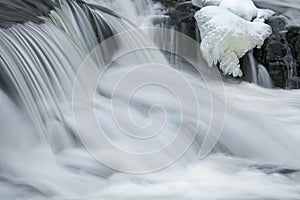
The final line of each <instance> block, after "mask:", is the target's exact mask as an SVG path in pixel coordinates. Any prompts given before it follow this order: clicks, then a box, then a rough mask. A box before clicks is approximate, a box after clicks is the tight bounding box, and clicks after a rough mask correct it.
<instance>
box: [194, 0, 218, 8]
mask: <svg viewBox="0 0 300 200" xmlns="http://www.w3.org/2000/svg"><path fill="white" fill-rule="evenodd" d="M221 1H222V0H192V4H193V5H194V6H197V7H199V8H202V7H205V6H219V5H220V3H221Z"/></svg>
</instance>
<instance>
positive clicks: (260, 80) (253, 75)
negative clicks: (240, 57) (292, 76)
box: [244, 50, 273, 88]
mask: <svg viewBox="0 0 300 200" xmlns="http://www.w3.org/2000/svg"><path fill="white" fill-rule="evenodd" d="M244 65H245V78H244V79H245V80H246V81H249V82H251V83H255V84H257V85H260V86H262V87H265V88H273V83H272V79H271V77H270V75H269V72H268V71H267V69H266V68H265V67H264V66H263V65H261V64H259V63H258V62H257V61H256V59H255V58H254V56H253V50H252V51H250V52H248V53H247V58H245V59H244Z"/></svg>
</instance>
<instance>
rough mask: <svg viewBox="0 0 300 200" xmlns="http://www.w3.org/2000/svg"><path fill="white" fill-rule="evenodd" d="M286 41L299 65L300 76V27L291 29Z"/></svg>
mask: <svg viewBox="0 0 300 200" xmlns="http://www.w3.org/2000/svg"><path fill="white" fill-rule="evenodd" d="M286 39H287V41H288V43H289V44H290V47H291V50H292V53H293V57H294V58H295V60H296V63H297V75H298V76H300V27H289V28H288V33H287V35H286Z"/></svg>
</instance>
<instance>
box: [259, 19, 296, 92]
mask: <svg viewBox="0 0 300 200" xmlns="http://www.w3.org/2000/svg"><path fill="white" fill-rule="evenodd" d="M267 23H268V24H269V25H270V26H272V29H273V34H272V35H271V36H270V37H269V38H268V39H267V40H266V41H265V44H264V45H263V47H262V48H261V49H256V50H255V53H254V55H255V58H256V59H257V61H258V62H260V63H262V64H263V65H264V66H265V67H266V68H267V70H268V71H269V74H270V76H271V78H272V79H273V82H274V85H275V87H280V88H290V89H294V88H299V86H300V85H299V83H300V82H299V77H298V75H299V68H300V67H299V66H300V65H299V64H300V28H299V27H292V28H287V22H286V20H285V19H284V18H283V17H280V16H274V17H272V18H271V19H269V20H268V21H267Z"/></svg>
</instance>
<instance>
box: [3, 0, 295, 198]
mask: <svg viewBox="0 0 300 200" xmlns="http://www.w3.org/2000/svg"><path fill="white" fill-rule="evenodd" d="M88 2H89V3H90V4H82V5H80V4H79V3H75V2H73V1H65V0H61V1H59V4H60V8H57V9H56V10H52V11H51V13H50V15H49V16H48V17H43V19H44V23H41V24H35V23H33V22H27V23H25V24H18V25H13V26H12V27H10V28H7V29H4V28H3V29H0V44H1V45H0V65H1V68H0V70H1V71H0V72H1V73H0V74H1V81H0V82H1V91H0V102H1V105H0V111H1V116H0V124H1V131H0V138H1V140H0V149H1V151H0V199H13V200H16V199H22V200H23V199H30V200H32V199H38V200H39V199H55V200H56V199H59V200H61V199H91V200H92V199H205V200H210V199H212V200H215V199H224V200H226V199H232V200H233V199H249V200H250V199H251V200H252V199H257V200H258V199H278V200H281V199H290V200H294V199H299V198H300V173H299V169H300V154H299V143H300V136H299V130H300V101H299V100H300V91H299V90H292V91H286V90H279V89H267V88H263V87H260V86H258V85H256V84H253V83H245V82H243V83H240V84H231V83H224V85H223V83H219V82H218V81H216V80H214V81H212V82H209V83H212V84H213V85H212V87H213V88H215V89H216V90H215V91H222V90H223V89H224V91H225V93H224V96H223V95H222V93H221V94H219V93H209V92H208V86H207V85H206V83H205V82H204V80H205V79H213V77H214V75H212V74H210V73H207V76H206V77H205V78H204V77H201V76H200V75H199V73H197V71H196V70H195V69H193V67H192V66H191V63H188V62H187V61H186V60H184V59H183V58H179V57H176V56H175V57H174V56H173V55H168V54H167V53H164V52H161V51H159V50H155V49H152V50H143V49H142V50H141V49H138V50H136V51H134V52H129V53H128V54H126V55H122V56H121V57H116V58H115V57H114V56H115V55H116V54H115V53H116V52H117V51H121V50H122V48H121V47H122V42H125V46H127V47H128V46H131V45H132V46H133V47H134V46H144V45H151V44H152V39H153V38H159V37H161V36H162V35H163V34H162V35H156V34H157V33H150V32H134V34H129V35H127V36H126V37H125V41H121V40H118V39H117V40H114V43H113V44H114V45H113V46H109V47H105V46H104V47H103V48H102V49H101V52H100V53H98V54H92V55H90V58H91V59H92V61H93V62H95V63H110V61H113V62H112V63H110V66H109V68H108V69H107V70H106V73H105V74H104V76H103V79H102V80H101V81H100V82H99V86H98V88H96V89H97V90H96V91H97V93H96V96H95V105H94V107H95V108H96V112H95V115H96V116H97V119H98V120H99V121H101V123H102V124H103V129H104V130H105V132H106V133H107V134H108V135H107V137H108V138H109V139H110V140H111V141H113V142H114V143H115V144H117V145H118V146H120V147H121V148H122V149H125V150H126V151H128V152H140V153H145V152H153V151H156V150H157V149H160V148H163V147H164V146H165V145H168V143H169V141H170V140H172V138H173V137H174V134H175V133H176V129H178V126H179V125H180V122H181V121H183V122H184V125H183V128H184V133H186V138H185V137H183V140H185V139H187V138H188V137H189V133H190V132H192V131H193V130H197V135H196V137H195V141H194V142H193V143H192V145H191V148H190V149H189V150H188V151H187V152H186V153H185V154H184V155H183V156H182V157H181V159H179V160H178V162H176V163H175V164H173V165H172V166H170V167H168V168H166V169H162V170H158V171H156V172H153V173H147V174H128V173H121V172H117V171H115V170H112V169H110V168H108V167H106V166H104V165H103V164H101V163H100V162H98V161H97V160H96V159H94V157H93V156H92V155H91V154H90V153H89V152H88V151H87V149H85V147H84V145H83V144H82V141H81V140H80V138H79V137H80V136H79V135H78V134H77V129H76V125H75V123H74V119H73V117H74V116H73V111H72V94H73V86H74V83H75V82H76V80H77V79H76V78H78V77H77V72H78V70H79V69H80V66H81V65H82V63H83V62H85V61H86V60H85V58H86V57H87V56H88V55H89V53H90V52H91V51H92V50H93V49H94V48H95V47H96V46H97V45H98V43H99V42H101V41H105V40H106V39H107V38H109V37H111V36H114V35H117V34H118V33H122V32H124V31H128V30H132V29H134V27H135V26H145V25H149V24H151V20H153V19H156V18H158V17H161V14H162V10H161V8H160V6H161V5H159V4H154V3H153V2H152V1H151V0H136V1H129V0H128V1H124V0H116V1H109V0H105V1H100V0H99V1H97V0H89V1H88ZM297 4H298V3H297V2H294V1H290V2H288V1H280V2H279V1H278V2H277V1H265V0H261V1H259V2H258V5H262V6H263V5H265V6H266V7H269V8H271V9H274V10H280V11H281V12H282V13H285V14H286V15H287V16H288V17H290V18H291V19H290V20H291V22H293V23H294V22H297V19H296V16H295V15H293V14H292V13H294V11H295V10H297V12H298V11H299V9H298V7H297V6H298V5H297ZM106 8H108V9H111V10H113V11H114V12H112V11H110V10H107V9H106ZM120 16H124V18H123V17H120ZM154 16H156V17H154ZM298 19H299V18H298ZM129 33H130V32H129ZM167 33H168V32H166V35H168V37H167V38H166V39H165V40H163V42H161V44H159V46H168V45H170V44H172V45H174V44H175V45H174V46H172V48H173V49H176V48H177V49H178V48H182V47H183V46H181V45H182V44H176V34H174V35H172V34H171V35H170V34H167ZM160 41H161V40H160ZM191 49H192V48H191ZM194 53H195V52H194ZM196 53H197V51H196ZM196 53H195V54H196ZM149 63H160V64H163V65H165V66H172V69H174V70H175V71H176V73H179V74H181V75H182V76H183V77H184V80H185V81H188V82H189V83H190V84H191V87H192V88H193V91H195V96H196V99H197V101H198V104H199V108H198V109H199V111H200V116H194V115H192V114H193V111H192V110H188V118H183V119H182V118H181V117H182V116H180V109H181V106H182V105H192V103H193V102H192V99H190V98H187V96H186V95H187V93H188V91H184V90H185V89H186V88H184V87H182V85H181V84H180V83H181V82H177V79H175V80H172V79H171V77H173V76H171V75H170V76H168V75H165V74H166V72H169V71H167V70H166V69H165V68H163V67H162V68H161V69H158V68H156V67H154V68H150V69H149V70H148V71H147V73H149V75H148V76H151V75H152V76H154V75H153V74H155V75H156V76H157V77H163V78H164V79H165V80H169V79H170V81H169V82H167V83H170V85H171V86H172V87H171V86H170V88H172V89H173V90H174V91H179V92H182V91H184V92H183V99H184V101H183V104H182V105H180V103H182V102H180V103H178V99H177V98H176V96H175V97H174V94H172V92H174V91H170V90H167V89H166V88H163V87H161V86H160V85H152V86H148V87H141V88H140V90H141V91H140V90H138V91H135V93H134V95H133V96H134V98H133V99H131V100H130V101H129V105H130V106H129V108H128V110H129V112H130V117H128V118H131V120H132V121H135V122H136V123H137V124H139V125H140V126H144V125H145V124H146V125H147V123H149V121H150V122H151V120H153V121H152V122H154V123H155V122H156V121H155V117H158V118H159V117H160V115H159V112H158V111H157V110H156V109H155V107H153V105H161V106H163V107H164V109H165V112H166V113H167V114H169V115H168V120H167V121H166V123H165V124H164V126H163V130H161V132H160V134H159V135H158V136H156V137H148V138H144V139H148V140H135V138H134V137H133V136H130V135H126V134H124V132H122V131H121V130H120V128H119V127H118V125H117V124H115V119H114V116H113V115H112V113H113V112H114V110H113V108H111V106H110V105H111V99H112V98H113V96H114V93H113V90H114V88H116V87H117V84H118V81H119V80H120V79H121V77H123V76H124V74H126V73H128V72H130V71H131V70H133V69H134V68H135V66H137V65H146V64H149ZM251 66H252V67H253V70H255V72H253V73H254V75H253V77H257V78H256V79H255V81H254V82H257V83H260V84H261V85H264V86H266V87H270V85H271V82H270V79H269V78H268V76H267V72H266V69H265V68H264V67H263V66H261V65H259V64H257V63H254V62H253V63H252V65H251ZM201 70H202V72H203V74H204V75H205V71H206V69H201ZM88 76H89V77H90V78H91V79H92V78H93V74H92V73H91V74H88ZM85 77H86V76H85ZM89 77H86V78H87V79H89ZM174 77H175V75H174ZM147 78H148V77H147V75H145V74H144V76H142V77H138V76H137V77H133V79H131V80H132V81H133V82H134V81H135V80H139V79H146V80H148V79H147ZM80 81H81V80H80V79H79V82H80ZM82 81H85V80H82ZM121 85H122V84H121ZM223 87H224V88H223ZM125 92H126V91H125ZM123 95H126V94H124V93H122V91H120V93H119V94H117V97H118V98H117V99H118V101H120V102H123V101H124V102H125V101H127V100H128V99H127V98H125V96H123ZM211 96H214V97H215V98H216V99H218V102H221V103H223V104H225V105H226V118H225V122H224V126H223V130H222V135H221V137H220V138H219V141H218V144H217V145H216V146H215V148H214V150H213V151H212V153H211V154H210V155H209V156H208V157H207V158H206V159H204V160H200V159H198V158H197V153H198V150H199V144H201V143H202V141H203V138H204V134H205V132H206V131H207V129H208V127H209V125H210V124H209V121H210V119H211V118H212V117H213V116H212V114H211V109H213V105H212V104H213V102H212V101H211ZM79 106H83V108H84V106H86V105H79ZM218 108H219V107H218ZM149 110H150V111H149ZM151 110H152V111H151ZM118 112H120V113H121V115H120V116H123V115H122V110H119V111H118ZM126 112H127V110H126ZM124 113H125V111H124ZM151 114H152V115H151ZM216 115H220V116H221V115H222V109H220V110H217V111H216ZM126 116H127V115H126ZM151 116H152V117H153V118H151ZM198 117H199V118H198ZM195 118H198V119H197V120H196V119H195ZM80 120H81V122H83V123H84V124H89V119H88V118H85V116H84V115H83V116H81V118H80ZM123 120H124V123H125V126H126V123H127V118H126V119H125V118H124V119H123ZM198 120H199V121H200V122H199V127H197V128H195V126H196V125H195V123H196V122H195V121H198ZM121 121H122V120H121ZM87 128H89V127H87ZM129 128H130V127H129ZM139 130H140V129H139ZM176 147H177V146H176ZM179 147H180V145H179ZM95 149H99V150H100V151H105V149H104V148H103V147H102V146H96V147H95ZM169 153H170V154H172V152H169ZM167 156H168V154H167V155H163V156H162V157H158V158H157V159H158V160H160V159H162V160H163V159H165V158H167ZM107 157H111V158H112V160H114V161H115V162H117V163H118V164H121V165H124V166H126V165H127V164H128V163H130V162H131V160H128V158H127V157H114V154H110V153H108V154H107ZM144 165H151V163H147V160H146V161H145V162H144V163H134V167H139V166H141V167H142V166H144Z"/></svg>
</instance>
